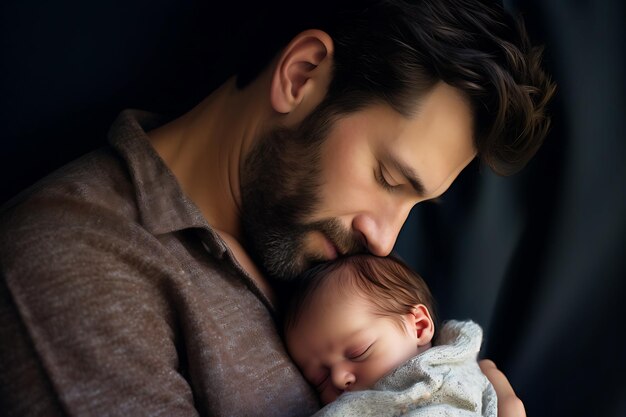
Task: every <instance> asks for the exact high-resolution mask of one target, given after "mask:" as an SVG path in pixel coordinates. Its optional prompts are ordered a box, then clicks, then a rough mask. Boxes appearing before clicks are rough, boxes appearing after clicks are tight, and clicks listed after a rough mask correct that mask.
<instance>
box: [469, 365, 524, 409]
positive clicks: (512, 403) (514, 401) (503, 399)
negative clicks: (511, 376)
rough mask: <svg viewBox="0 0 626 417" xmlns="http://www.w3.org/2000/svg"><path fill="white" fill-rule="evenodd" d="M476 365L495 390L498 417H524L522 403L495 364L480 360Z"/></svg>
mask: <svg viewBox="0 0 626 417" xmlns="http://www.w3.org/2000/svg"><path fill="white" fill-rule="evenodd" d="M478 364H479V366H480V369H481V371H483V374H485V376H486V377H487V379H488V380H489V382H491V384H492V385H493V387H494V389H495V390H496V395H497V397H498V417H526V410H525V409H524V403H522V400H520V399H519V398H518V397H517V395H515V391H513V387H512V386H511V384H510V383H509V380H508V379H507V378H506V376H505V375H504V374H503V373H502V371H500V370H499V369H498V368H497V367H496V364H495V363H493V361H490V360H489V359H485V360H482V361H480V362H479V363H478Z"/></svg>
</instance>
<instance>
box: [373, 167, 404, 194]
mask: <svg viewBox="0 0 626 417" xmlns="http://www.w3.org/2000/svg"><path fill="white" fill-rule="evenodd" d="M383 171H384V167H383V166H382V165H379V166H378V169H377V170H375V171H374V176H375V177H376V180H377V181H378V182H379V183H380V185H382V186H383V188H384V189H385V190H387V191H394V190H395V189H396V188H397V187H398V185H397V184H390V183H389V181H388V180H387V178H385V174H384V172H383Z"/></svg>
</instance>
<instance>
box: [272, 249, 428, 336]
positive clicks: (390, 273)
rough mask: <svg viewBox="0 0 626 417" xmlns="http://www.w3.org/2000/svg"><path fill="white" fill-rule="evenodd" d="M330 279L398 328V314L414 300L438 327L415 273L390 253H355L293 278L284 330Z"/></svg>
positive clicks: (288, 327) (426, 288)
mask: <svg viewBox="0 0 626 417" xmlns="http://www.w3.org/2000/svg"><path fill="white" fill-rule="evenodd" d="M331 281H332V282H333V283H336V284H337V287H335V288H337V289H338V290H339V291H347V292H349V293H354V292H355V291H356V292H357V293H358V294H359V295H360V296H362V297H363V298H365V299H366V300H367V301H368V302H371V303H372V304H373V306H374V309H373V313H374V314H378V315H381V316H384V317H389V318H391V319H393V320H395V321H396V323H397V324H399V325H400V326H401V328H402V329H404V327H402V322H401V320H400V317H401V316H402V315H404V314H407V313H409V312H411V310H412V308H413V307H414V306H416V305H418V304H424V305H425V306H426V308H428V311H429V312H430V315H431V318H432V320H433V324H434V325H435V330H436V329H437V328H438V327H439V324H438V322H437V314H436V311H435V301H434V299H433V296H432V294H431V293H430V290H429V289H428V286H427V285H426V283H425V282H424V280H423V279H422V277H420V276H419V274H417V273H416V272H414V271H413V270H412V269H411V268H409V267H408V266H407V265H406V264H405V263H404V262H402V261H401V260H400V259H398V258H395V257H393V256H387V257H378V256H374V255H368V254H358V255H352V256H345V257H342V258H339V259H337V260H335V261H332V262H327V263H323V264H320V265H317V266H316V267H314V268H312V269H310V270H308V271H307V272H305V273H304V274H303V275H302V276H301V277H300V278H299V279H298V280H297V282H298V284H297V286H296V288H295V290H294V291H293V293H292V294H291V296H290V298H289V301H288V304H287V306H286V309H285V322H284V328H285V331H288V330H291V329H293V328H294V327H295V326H296V325H297V324H298V321H299V319H300V314H301V312H302V310H303V309H305V308H307V306H308V305H309V304H310V303H311V302H312V301H313V300H314V299H315V296H316V293H317V292H318V290H320V289H321V288H323V287H324V286H325V285H326V284H328V283H329V282H331Z"/></svg>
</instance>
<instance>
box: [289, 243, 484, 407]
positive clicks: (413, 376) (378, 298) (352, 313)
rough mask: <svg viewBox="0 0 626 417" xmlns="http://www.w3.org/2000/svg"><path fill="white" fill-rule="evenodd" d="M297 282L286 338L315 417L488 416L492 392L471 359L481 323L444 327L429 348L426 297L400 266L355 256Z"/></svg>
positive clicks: (430, 313) (430, 311)
mask: <svg viewBox="0 0 626 417" xmlns="http://www.w3.org/2000/svg"><path fill="white" fill-rule="evenodd" d="M301 278H302V279H300V280H299V284H298V285H299V286H298V287H297V288H296V289H295V291H294V294H293V296H292V297H291V299H290V303H289V304H288V306H287V308H286V312H285V328H284V330H285V341H286V344H287V348H288V350H289V353H290V354H291V356H292V358H293V360H294V361H295V363H296V364H297V365H298V366H299V368H300V369H301V371H302V373H303V375H304V376H305V378H306V379H307V380H308V381H309V382H310V383H311V384H312V385H313V386H314V387H315V388H316V389H317V391H318V392H319V395H320V399H321V401H322V403H323V404H329V405H328V406H327V407H325V408H324V409H322V410H320V412H319V413H318V414H319V415H324V416H332V415H345V416H349V415H359V416H369V415H371V416H374V415H376V416H382V415H407V414H410V415H421V414H419V412H421V411H424V412H428V413H434V412H436V411H441V412H444V413H447V414H446V415H457V414H458V415H492V416H495V415H496V403H495V401H496V396H495V392H494V391H493V387H492V386H491V385H490V384H489V381H488V380H487V379H486V377H485V376H484V375H483V374H482V373H481V372H480V368H479V367H478V364H477V362H476V357H477V354H478V351H479V349H480V343H481V339H482V331H481V329H480V327H479V326H478V325H477V324H475V323H473V322H454V321H453V322H448V323H446V324H445V326H444V327H443V328H442V329H441V331H440V332H439V333H440V334H438V335H437V343H436V345H437V346H435V347H433V341H434V338H435V332H436V329H437V328H438V327H439V326H438V323H437V319H436V316H435V310H434V300H433V297H432V295H431V293H430V291H429V289H428V287H427V286H426V284H425V282H424V281H423V280H422V279H421V277H420V276H419V275H418V274H416V273H415V272H413V271H412V270H411V269H410V268H409V267H408V266H406V265H405V264H404V263H403V262H401V261H400V260H398V259H395V258H393V257H386V258H380V257H375V256H372V255H354V256H350V257H345V258H340V259H338V260H336V261H334V262H331V263H326V264H322V265H319V266H317V267H315V268H313V269H312V270H310V271H308V272H307V273H305V275H304V276H303V277H301ZM335 400H337V401H335ZM330 403H332V404H330ZM427 407H430V408H427ZM420 410H421V411H420ZM451 410H452V412H451ZM455 410H456V411H459V413H455ZM411 413H412V414H411ZM416 413H418V414H416ZM434 414H436V413H434ZM316 415H317V414H316ZM429 415H430V414H429Z"/></svg>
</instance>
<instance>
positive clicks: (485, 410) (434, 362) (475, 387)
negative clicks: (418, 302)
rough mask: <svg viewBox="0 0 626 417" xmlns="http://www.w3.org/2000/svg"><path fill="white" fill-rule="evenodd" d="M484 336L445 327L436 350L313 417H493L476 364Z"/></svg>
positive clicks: (467, 326)
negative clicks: (368, 388)
mask: <svg viewBox="0 0 626 417" xmlns="http://www.w3.org/2000/svg"><path fill="white" fill-rule="evenodd" d="M482 336H483V332H482V329H481V328H480V326H479V325H478V324H476V323H474V322H472V321H449V322H447V323H445V324H444V326H443V328H442V329H441V332H440V334H439V339H438V343H437V346H433V347H432V348H430V349H428V350H426V351H425V352H423V353H421V354H419V355H417V356H415V357H414V358H412V359H410V360H409V361H408V362H406V363H405V364H404V365H401V366H400V367H399V368H397V369H395V370H394V371H392V372H391V373H390V374H388V375H386V376H385V377H383V378H382V379H380V380H379V381H378V382H377V383H376V385H375V386H374V387H373V388H372V389H370V390H366V391H356V392H346V393H344V394H342V395H341V396H339V398H337V400H335V401H334V402H332V403H330V404H328V405H326V406H325V407H324V408H322V409H321V410H320V411H318V412H317V413H315V417H320V416H324V417H339V416H341V417H352V416H354V417H368V416H372V417H373V416H376V417H384V416H389V417H391V416H393V417H397V416H411V417H434V416H489V417H496V416H497V402H496V401H497V398H496V394H495V391H494V389H493V386H492V385H491V384H490V383H489V381H488V380H487V378H486V377H485V376H484V375H483V373H482V372H481V371H480V368H479V367H478V363H477V361H476V358H477V355H478V351H479V350H480V344H481V342H482Z"/></svg>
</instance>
